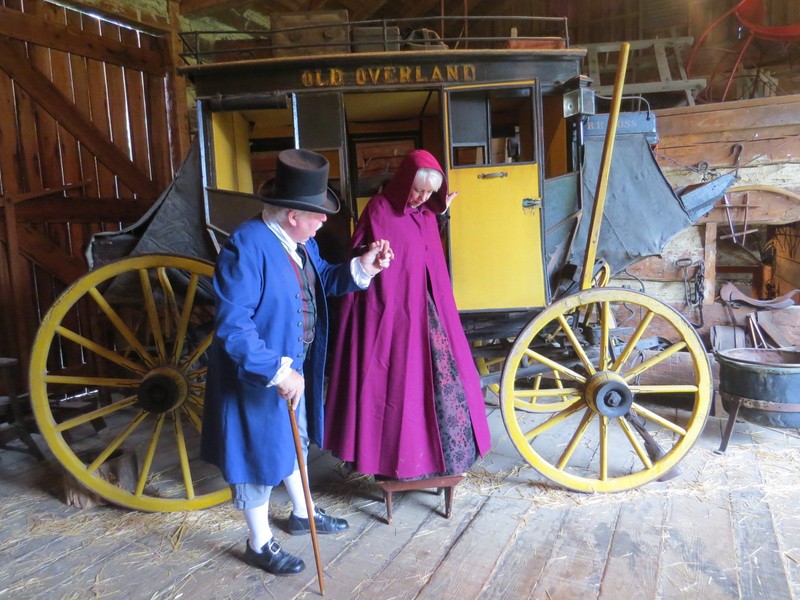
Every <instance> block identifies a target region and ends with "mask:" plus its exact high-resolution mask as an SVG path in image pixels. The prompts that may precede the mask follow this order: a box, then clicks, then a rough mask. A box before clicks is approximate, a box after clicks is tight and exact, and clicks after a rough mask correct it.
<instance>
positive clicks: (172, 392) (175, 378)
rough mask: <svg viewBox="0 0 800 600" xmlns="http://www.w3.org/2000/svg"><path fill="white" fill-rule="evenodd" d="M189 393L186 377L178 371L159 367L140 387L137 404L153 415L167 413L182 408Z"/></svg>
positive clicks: (149, 374) (148, 375) (151, 372)
mask: <svg viewBox="0 0 800 600" xmlns="http://www.w3.org/2000/svg"><path fill="white" fill-rule="evenodd" d="M188 393H189V383H188V381H187V380H186V377H185V376H184V375H183V373H181V372H180V371H178V370H177V369H174V368H171V367H157V368H155V369H153V370H152V371H150V373H148V374H147V376H146V377H145V378H144V379H143V380H142V383H141V384H140V385H139V391H138V399H137V401H136V404H137V405H139V406H140V407H141V408H143V409H145V410H147V411H149V412H151V413H159V414H160V413H165V412H169V411H171V410H173V409H175V408H177V407H178V406H180V405H181V404H182V403H183V402H184V400H186V397H187V396H188Z"/></svg>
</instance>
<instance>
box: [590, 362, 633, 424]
mask: <svg viewBox="0 0 800 600" xmlns="http://www.w3.org/2000/svg"><path fill="white" fill-rule="evenodd" d="M586 400H587V401H588V403H589V406H591V407H592V409H593V410H594V411H595V412H596V413H598V414H601V415H605V416H606V417H612V418H619V417H621V416H622V415H624V414H627V412H628V411H629V410H630V409H631V405H632V404H633V394H632V393H631V390H630V388H629V387H628V382H626V381H625V380H624V379H623V378H622V377H620V376H619V375H617V374H616V373H612V372H609V371H601V372H599V373H595V374H594V375H592V376H591V377H590V378H589V381H588V382H587V383H586Z"/></svg>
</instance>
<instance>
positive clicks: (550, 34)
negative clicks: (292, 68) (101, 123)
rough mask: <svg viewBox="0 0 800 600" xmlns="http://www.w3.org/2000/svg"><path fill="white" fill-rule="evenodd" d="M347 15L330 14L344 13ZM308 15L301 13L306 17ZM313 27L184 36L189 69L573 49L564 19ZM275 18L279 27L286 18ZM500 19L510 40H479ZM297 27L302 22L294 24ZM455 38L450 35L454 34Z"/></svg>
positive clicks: (323, 23)
mask: <svg viewBox="0 0 800 600" xmlns="http://www.w3.org/2000/svg"><path fill="white" fill-rule="evenodd" d="M341 12H345V11H329V13H322V14H330V13H341ZM302 14H304V13H300V15H302ZM305 14H306V15H308V17H309V18H308V21H309V23H310V24H304V25H301V26H293V27H283V28H278V27H276V28H274V29H263V30H247V31H230V30H228V31H219V30H204V31H188V32H182V33H181V34H180V36H181V40H182V42H183V48H184V51H183V52H182V53H181V54H180V56H181V58H182V59H183V60H184V62H185V63H186V64H189V65H198V64H206V63H217V62H230V61H236V60H261V59H272V58H285V57H289V56H292V57H297V56H314V55H320V54H341V53H345V54H349V53H351V52H353V53H358V52H394V51H416V50H422V51H425V50H476V49H485V50H490V49H495V50H502V49H513V48H519V47H520V46H521V45H522V46H524V47H526V48H534V47H540V48H545V49H563V48H568V47H569V34H568V30H567V20H566V18H563V17H497V16H492V17H482V16H475V17H427V18H408V19H380V20H367V21H347V20H342V19H340V18H339V17H338V16H332V17H331V18H324V17H323V18H321V19H316V20H313V17H314V15H315V13H305ZM277 17H278V16H277V15H276V16H275V17H273V24H274V25H277V24H280V22H281V19H279V18H277ZM498 20H501V21H506V22H508V31H509V34H508V35H507V36H497V35H475V34H470V33H469V32H470V30H472V31H476V30H480V31H486V30H487V29H489V27H487V26H486V25H491V24H493V23H496V22H497V21H498ZM294 22H296V20H295V21H294ZM451 31H452V32H454V33H450V32H451Z"/></svg>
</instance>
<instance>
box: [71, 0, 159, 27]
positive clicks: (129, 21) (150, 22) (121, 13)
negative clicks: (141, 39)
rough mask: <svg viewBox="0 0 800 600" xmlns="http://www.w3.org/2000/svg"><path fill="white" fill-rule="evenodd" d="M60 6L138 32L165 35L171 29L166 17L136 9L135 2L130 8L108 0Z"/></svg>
mask: <svg viewBox="0 0 800 600" xmlns="http://www.w3.org/2000/svg"><path fill="white" fill-rule="evenodd" d="M59 4H62V5H63V6H66V7H69V8H73V9H75V10H77V11H79V12H82V13H85V14H88V15H90V16H95V15H97V16H99V17H101V18H103V19H105V20H107V21H111V22H112V23H121V24H123V25H127V26H128V27H132V28H133V29H136V30H138V31H145V32H148V33H152V34H154V35H161V34H163V33H164V32H165V31H169V27H170V25H169V21H168V20H167V17H166V16H162V15H158V14H156V13H152V12H147V11H144V10H141V9H139V8H137V7H136V3H134V2H131V3H130V5H129V6H125V5H124V4H122V3H120V2H113V1H108V0H90V1H89V2H80V0H59Z"/></svg>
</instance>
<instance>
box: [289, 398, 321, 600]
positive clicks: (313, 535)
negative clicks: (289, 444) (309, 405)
mask: <svg viewBox="0 0 800 600" xmlns="http://www.w3.org/2000/svg"><path fill="white" fill-rule="evenodd" d="M287 405H288V407H289V420H290V421H291V422H292V434H293V435H294V449H295V451H296V452H297V465H298V466H299V467H300V480H301V481H302V482H303V493H304V494H305V497H306V514H308V525H309V526H310V527H311V545H312V546H314V559H315V560H316V562H317V580H319V593H320V594H322V595H323V596H324V595H325V582H324V581H323V580H322V559H321V557H320V555H319V544H318V543H317V524H316V523H315V522H314V511H312V510H311V489H310V488H309V487H308V474H307V473H306V461H305V459H304V458H303V447H302V445H301V444H300V432H299V431H298V429H297V419H296V418H295V416H294V409H293V408H292V401H291V400H287Z"/></svg>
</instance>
